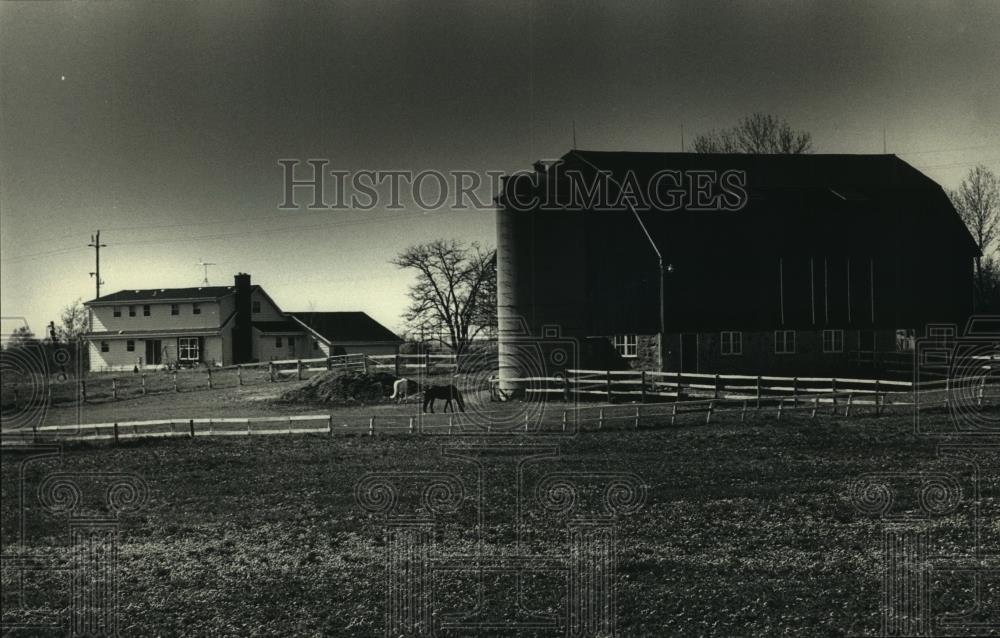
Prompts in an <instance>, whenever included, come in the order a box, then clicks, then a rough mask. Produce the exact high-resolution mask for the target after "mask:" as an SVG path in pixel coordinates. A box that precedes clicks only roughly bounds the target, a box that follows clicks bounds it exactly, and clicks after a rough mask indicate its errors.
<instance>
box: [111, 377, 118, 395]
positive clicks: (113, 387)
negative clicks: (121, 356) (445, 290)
mask: <svg viewBox="0 0 1000 638" xmlns="http://www.w3.org/2000/svg"><path fill="white" fill-rule="evenodd" d="M111 399H112V400H113V401H117V400H118V379H116V378H114V377H111Z"/></svg>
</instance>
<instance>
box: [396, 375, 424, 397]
mask: <svg viewBox="0 0 1000 638" xmlns="http://www.w3.org/2000/svg"><path fill="white" fill-rule="evenodd" d="M418 392H420V385H419V384H418V383H417V382H416V381H414V380H413V379H407V378H406V377H402V378H400V379H397V380H396V381H395V382H394V383H393V384H392V396H391V397H389V398H390V399H395V400H396V403H402V402H403V401H406V399H407V398H409V397H410V395H412V394H416V393H418Z"/></svg>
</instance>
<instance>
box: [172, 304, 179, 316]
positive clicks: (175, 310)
mask: <svg viewBox="0 0 1000 638" xmlns="http://www.w3.org/2000/svg"><path fill="white" fill-rule="evenodd" d="M170 314H171V315H179V314H181V305H180V304H177V303H172V304H170Z"/></svg>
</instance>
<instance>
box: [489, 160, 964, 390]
mask: <svg viewBox="0 0 1000 638" xmlns="http://www.w3.org/2000/svg"><path fill="white" fill-rule="evenodd" d="M630 193H631V194H632V195H634V196H633V197H631V198H625V197H622V195H628V194H630ZM626 200H627V201H626ZM497 203H498V212H497V243H498V289H499V299H498V304H499V308H498V311H499V315H500V339H501V344H500V349H501V367H502V369H501V374H502V375H516V374H518V373H519V372H523V371H518V370H517V369H516V368H517V366H518V365H519V364H518V363H517V362H515V361H513V360H512V359H511V358H510V357H507V358H506V359H505V357H504V352H505V340H509V335H511V334H513V333H514V332H518V333H523V331H524V329H525V327H526V329H527V330H528V331H529V332H530V334H531V335H533V336H542V335H543V334H544V333H545V332H546V327H547V326H552V327H557V328H558V329H559V330H561V333H562V335H564V336H566V337H571V338H575V339H580V340H584V339H587V338H590V340H589V342H590V343H593V338H594V337H603V338H606V339H607V340H608V341H609V342H611V343H613V344H614V346H615V349H616V350H617V351H618V353H619V355H621V356H622V358H623V359H624V361H619V362H618V363H619V364H621V363H627V364H629V365H632V366H634V367H642V368H645V369H662V370H671V371H684V372H712V373H715V372H719V373H725V372H744V373H754V374H768V373H772V374H798V375H807V374H816V375H819V374H834V373H837V374H843V373H846V372H849V371H857V369H858V367H859V366H865V365H869V366H870V365H875V366H881V365H883V363H884V362H888V361H892V360H896V361H903V360H905V359H906V358H907V357H908V356H909V355H908V352H909V351H910V350H911V349H912V345H913V338H914V337H915V336H920V335H922V334H923V331H924V328H925V327H926V326H927V325H928V324H932V323H950V324H959V325H961V324H962V323H964V322H965V321H966V320H967V318H968V317H969V315H970V313H971V310H972V301H973V286H972V284H973V260H974V256H975V255H976V253H977V249H976V246H975V244H974V242H973V240H972V238H971V236H970V234H969V232H968V231H967V229H966V228H965V226H964V224H963V223H962V221H961V219H960V218H959V217H958V214H957V213H956V212H955V209H954V208H953V207H952V205H951V203H950V202H949V200H948V197H947V196H946V194H945V193H944V191H943V190H942V189H941V187H940V186H939V185H938V184H937V183H935V182H934V181H932V180H931V179H929V178H928V177H927V176H925V175H924V174H922V173H921V172H920V171H918V170H916V169H914V168H913V167H912V166H910V165H909V164H907V163H906V162H904V161H903V160H901V159H899V158H898V157H896V156H894V155H700V154H693V153H624V152H623V153H617V152H615V153H612V152H592V151H571V152H570V153H568V154H566V155H565V156H564V157H563V158H562V159H561V160H559V161H557V162H539V163H537V164H536V165H535V167H534V170H533V171H528V172H525V173H524V174H523V175H516V176H510V177H508V178H507V179H506V180H505V182H504V186H503V189H502V192H501V193H500V194H499V196H498V198H497ZM661 266H662V267H661ZM661 273H662V274H661ZM548 332H550V333H552V332H553V330H552V329H550V330H549V331H548ZM661 332H663V333H664V334H665V339H664V340H663V342H662V345H661V342H660V333H661ZM517 338H519V339H520V338H523V335H520V334H519V336H518V337H517ZM581 343H582V342H581ZM581 351H582V352H584V354H583V355H581V356H582V357H583V358H584V359H586V357H587V356H588V354H587V353H588V352H592V351H593V348H583V349H582V350H581ZM581 364H582V365H588V364H589V365H608V364H606V363H597V362H591V361H586V360H583V361H581Z"/></svg>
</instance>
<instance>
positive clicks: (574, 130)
mask: <svg viewBox="0 0 1000 638" xmlns="http://www.w3.org/2000/svg"><path fill="white" fill-rule="evenodd" d="M573 150H574V151H575V150H576V120H573Z"/></svg>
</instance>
